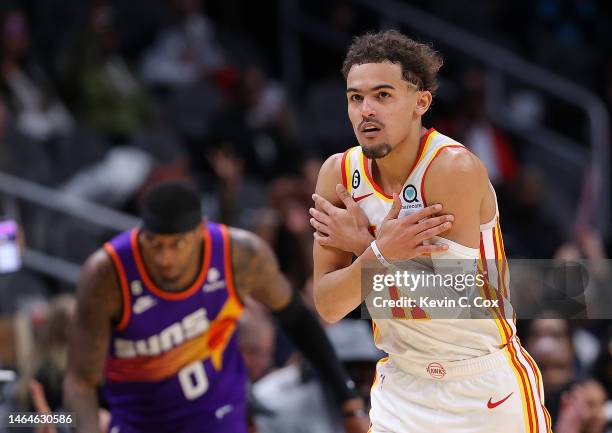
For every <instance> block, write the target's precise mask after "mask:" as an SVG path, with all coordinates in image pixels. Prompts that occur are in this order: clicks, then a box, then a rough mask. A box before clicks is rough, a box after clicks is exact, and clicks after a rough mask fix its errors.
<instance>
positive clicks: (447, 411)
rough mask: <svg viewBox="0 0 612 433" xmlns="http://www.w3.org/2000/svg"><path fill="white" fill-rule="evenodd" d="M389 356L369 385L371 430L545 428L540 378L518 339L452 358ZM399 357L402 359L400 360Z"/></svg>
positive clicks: (522, 431) (524, 431)
mask: <svg viewBox="0 0 612 433" xmlns="http://www.w3.org/2000/svg"><path fill="white" fill-rule="evenodd" d="M396 361H397V360H394V359H390V360H389V359H388V360H387V361H383V362H380V363H379V364H378V366H377V371H376V378H375V382H374V385H373V387H372V393H371V397H372V411H371V413H370V417H371V420H372V425H373V426H372V427H373V428H372V433H383V432H393V433H404V432H406V433H408V432H409V433H418V432H431V431H455V430H461V431H466V432H468V431H469V432H475V433H476V432H491V431H497V429H498V428H499V426H500V425H503V426H504V428H505V430H504V431H506V432H508V433H544V432H550V416H549V415H548V412H547V411H546V409H545V407H544V397H543V389H542V385H541V383H542V378H541V376H540V372H539V370H538V368H537V366H536V365H535V363H534V362H533V360H532V359H531V357H530V356H529V355H528V354H527V353H526V352H525V351H524V349H522V348H521V347H520V345H519V344H518V342H517V341H516V342H514V341H513V344H512V345H509V346H508V347H506V348H504V349H502V350H500V351H498V352H495V353H493V354H490V355H486V356H483V357H479V358H474V359H470V360H467V361H459V362H456V363H443V362H436V361H434V360H432V361H431V362H430V363H429V364H428V365H421V364H418V363H415V364H413V365H411V366H408V365H407V363H402V365H401V367H400V366H398V365H397V362H396ZM400 362H401V361H400Z"/></svg>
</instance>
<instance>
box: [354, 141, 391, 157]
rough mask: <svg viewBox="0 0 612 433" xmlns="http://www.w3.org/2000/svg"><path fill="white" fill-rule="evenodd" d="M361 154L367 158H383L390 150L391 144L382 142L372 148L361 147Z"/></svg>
mask: <svg viewBox="0 0 612 433" xmlns="http://www.w3.org/2000/svg"><path fill="white" fill-rule="evenodd" d="M361 150H362V151H363V154H364V155H365V157H366V158H368V159H379V158H384V157H385V156H387V155H388V154H389V152H391V145H390V144H389V143H382V144H379V145H377V146H376V147H374V148H367V147H362V148H361Z"/></svg>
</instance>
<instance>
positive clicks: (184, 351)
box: [104, 223, 246, 431]
mask: <svg viewBox="0 0 612 433" xmlns="http://www.w3.org/2000/svg"><path fill="white" fill-rule="evenodd" d="M137 236H138V232H137V230H136V229H135V230H132V231H130V232H125V233H122V234H120V235H119V236H117V237H115V238H114V239H113V240H111V241H110V242H109V243H107V244H106V245H105V249H106V250H107V252H108V253H109V254H110V255H111V257H112V259H113V263H114V265H115V269H116V270H117V273H118V276H119V279H120V284H121V290H122V293H123V303H124V306H128V308H127V309H126V308H124V310H123V315H122V319H121V322H120V323H119V324H118V326H117V327H115V329H114V330H113V333H112V338H111V341H110V345H109V351H108V356H107V360H106V367H105V385H104V386H105V396H106V398H107V400H108V403H109V406H110V407H111V411H112V414H113V417H119V418H121V419H123V420H126V421H127V422H130V423H134V424H144V425H146V424H156V423H166V422H169V423H172V422H176V420H178V419H181V420H185V419H189V418H192V417H202V416H204V417H209V418H210V419H213V417H214V418H216V419H222V418H223V417H225V416H231V415H233V414H232V412H233V413H243V411H244V400H245V384H246V372H245V368H244V365H243V362H242V356H241V354H240V352H239V348H238V341H237V326H238V323H237V321H238V318H239V315H240V312H241V309H242V306H241V304H240V302H239V300H238V298H237V296H236V294H235V292H234V287H233V283H232V275H231V264H230V260H231V259H230V256H229V254H230V250H229V235H228V232H227V229H226V228H225V227H224V226H222V225H218V224H213V223H208V224H207V225H206V228H205V230H204V233H203V236H204V252H203V254H202V256H203V258H202V264H201V271H200V273H199V275H198V277H197V278H196V281H195V282H194V283H193V285H192V286H191V287H189V288H187V289H186V290H184V291H181V292H177V293H171V292H167V291H162V290H161V289H159V288H158V287H156V286H155V284H154V282H152V281H151V278H150V277H149V276H148V275H147V273H146V270H145V268H144V265H143V260H142V256H141V254H140V251H139V247H138V240H137ZM176 431H178V430H176Z"/></svg>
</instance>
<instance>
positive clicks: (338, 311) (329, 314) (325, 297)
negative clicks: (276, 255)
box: [314, 247, 376, 323]
mask: <svg viewBox="0 0 612 433" xmlns="http://www.w3.org/2000/svg"><path fill="white" fill-rule="evenodd" d="M369 261H371V262H372V263H373V262H375V261H376V256H374V253H373V252H372V249H371V248H370V247H368V248H366V250H365V251H364V252H363V254H362V255H361V256H359V257H358V258H357V259H356V260H355V261H354V262H353V263H352V264H351V265H350V266H347V267H345V268H342V269H338V270H336V271H332V272H328V273H326V274H324V275H322V276H320V277H319V278H318V279H315V285H314V301H315V306H316V308H317V312H318V313H319V314H320V315H321V317H322V318H323V319H325V321H327V322H330V323H333V322H337V321H338V320H340V319H342V318H343V317H344V316H346V315H347V314H348V313H350V312H351V311H353V310H354V309H355V308H357V307H358V306H359V304H361V301H362V300H363V299H364V298H365V297H366V296H367V295H368V294H369V292H370V289H368V288H366V287H363V288H362V287H361V280H362V267H363V264H364V263H366V262H369Z"/></svg>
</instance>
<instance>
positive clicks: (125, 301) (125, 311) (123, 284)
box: [104, 242, 132, 332]
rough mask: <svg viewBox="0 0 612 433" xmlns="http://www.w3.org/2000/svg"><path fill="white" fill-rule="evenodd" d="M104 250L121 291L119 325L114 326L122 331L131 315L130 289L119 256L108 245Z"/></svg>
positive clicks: (105, 245) (106, 244)
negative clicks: (111, 264) (109, 259)
mask: <svg viewBox="0 0 612 433" xmlns="http://www.w3.org/2000/svg"><path fill="white" fill-rule="evenodd" d="M104 250H105V251H106V252H107V254H108V255H109V256H110V258H111V260H112V262H113V268H114V269H115V274H116V275H117V280H118V281H119V287H120V289H121V303H122V306H121V319H120V320H119V323H118V324H116V325H115V330H116V331H119V332H120V331H123V330H124V329H125V328H126V327H127V325H128V323H129V321H130V313H131V309H132V308H131V307H132V306H131V299H130V289H129V286H128V282H127V276H126V274H125V269H124V267H123V263H121V259H120V258H119V255H118V254H117V252H116V251H115V248H113V246H112V245H111V244H110V243H108V242H107V243H105V244H104Z"/></svg>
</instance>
